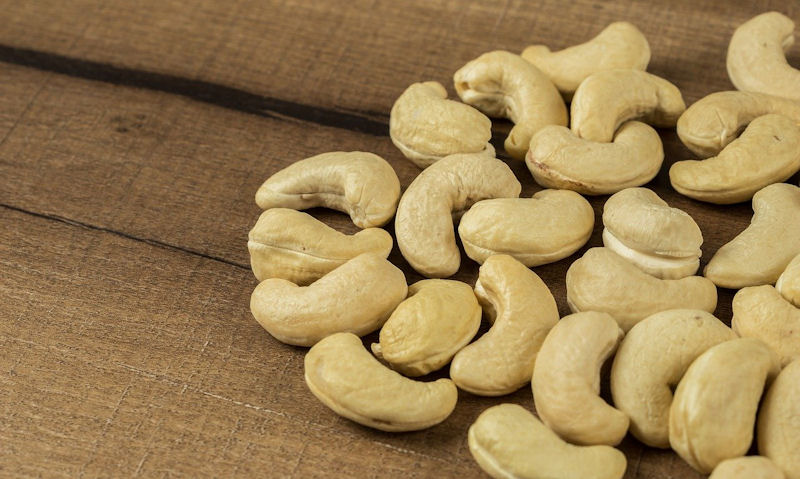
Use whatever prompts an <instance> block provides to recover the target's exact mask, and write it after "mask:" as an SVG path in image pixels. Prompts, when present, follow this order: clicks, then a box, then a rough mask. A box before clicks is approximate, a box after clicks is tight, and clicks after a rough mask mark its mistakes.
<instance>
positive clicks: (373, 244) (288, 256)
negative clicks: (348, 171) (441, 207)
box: [247, 208, 394, 286]
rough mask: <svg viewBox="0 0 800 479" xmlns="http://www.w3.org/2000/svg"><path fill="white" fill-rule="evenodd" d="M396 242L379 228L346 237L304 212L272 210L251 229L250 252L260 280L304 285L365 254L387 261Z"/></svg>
mask: <svg viewBox="0 0 800 479" xmlns="http://www.w3.org/2000/svg"><path fill="white" fill-rule="evenodd" d="M393 243H394V242H393V241H392V235H390V234H389V233H387V232H386V231H384V230H382V229H380V228H367V229H365V230H362V231H359V232H358V233H356V234H354V235H346V234H343V233H340V232H338V231H336V230H335V229H333V228H331V227H329V226H328V225H326V224H325V223H323V222H321V221H319V220H317V219H316V218H314V217H313V216H311V215H309V214H306V213H303V212H301V211H295V210H290V209H286V208H272V209H269V210H266V211H264V212H263V213H261V216H259V217H258V221H257V222H256V225H255V226H254V227H253V229H252V230H250V234H249V235H248V240H247V249H248V250H250V265H251V267H252V269H253V273H254V274H255V275H256V278H257V279H258V280H259V281H263V280H265V279H267V278H281V279H285V280H287V281H291V282H292V283H295V284H297V285H300V286H305V285H307V284H310V283H313V282H314V281H316V280H318V279H320V278H321V277H323V276H325V275H326V274H327V273H330V272H331V271H333V270H334V269H336V268H338V267H339V266H341V265H343V264H344V263H345V262H346V261H347V260H350V259H352V258H355V257H356V256H358V255H360V254H362V253H375V254H377V255H380V256H383V257H384V258H386V257H387V256H389V253H390V252H391V251H392V244H393Z"/></svg>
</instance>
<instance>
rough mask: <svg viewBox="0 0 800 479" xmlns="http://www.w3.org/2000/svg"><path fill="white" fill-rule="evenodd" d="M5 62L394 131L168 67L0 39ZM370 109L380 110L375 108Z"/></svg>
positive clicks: (277, 116) (257, 111) (255, 111)
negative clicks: (124, 63)
mask: <svg viewBox="0 0 800 479" xmlns="http://www.w3.org/2000/svg"><path fill="white" fill-rule="evenodd" d="M0 62H5V63H10V64H14V65H19V66H24V67H29V68H35V69H37V70H41V71H48V72H53V73H58V74H61V75H66V76H69V77H73V78H82V79H85V80H92V81H99V82H103V83H110V84H113V85H119V86H125V87H133V88H139V89H143V90H152V91H160V92H163V93H169V94H172V95H178V96H182V97H185V98H189V99H191V100H195V101H199V102H202V103H208V104H211V105H215V106H219V107H222V108H226V109H229V110H235V111H239V112H242V113H248V114H251V115H257V116H261V117H266V118H271V119H273V120H283V121H285V120H287V119H295V120H301V121H305V122H310V123H316V124H318V125H322V126H328V127H334V128H341V129H345V130H350V131H355V132H360V133H366V134H368V135H373V136H388V135H389V124H388V121H378V120H375V119H372V118H369V117H367V116H364V115H358V114H354V113H346V112H343V111H336V110H331V109H327V108H321V107H316V106H311V105H305V104H302V103H295V102H292V101H287V100H281V99H279V98H272V97H268V96H262V95H258V94H255V93H251V92H248V91H245V90H241V89H238V88H233V87H229V86H225V85H220V84H217V83H211V82H207V81H203V80H193V79H189V78H184V77H180V76H176V75H170V74H166V73H158V72H152V71H147V70H139V69H134V68H125V67H119V66H114V65H110V64H107V63H101V62H96V61H92V60H85V59H81V58H73V57H68V56H66V55H59V54H57V53H49V52H43V51H39V50H34V49H30V48H20V47H13V46H8V45H2V44H0ZM366 113H369V114H373V115H376V114H375V113H371V112H366Z"/></svg>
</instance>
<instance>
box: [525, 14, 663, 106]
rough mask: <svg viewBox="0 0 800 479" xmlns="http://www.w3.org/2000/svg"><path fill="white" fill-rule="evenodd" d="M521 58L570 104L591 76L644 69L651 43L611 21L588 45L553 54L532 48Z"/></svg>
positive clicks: (541, 47)
mask: <svg viewBox="0 0 800 479" xmlns="http://www.w3.org/2000/svg"><path fill="white" fill-rule="evenodd" d="M522 58H524V59H525V60H527V61H529V62H531V63H533V64H534V65H535V66H536V67H537V68H539V69H540V70H541V71H542V72H544V74H545V75H547V76H548V77H549V78H550V80H552V81H553V83H554V84H555V85H556V88H558V91H560V92H561V94H562V95H563V96H564V99H565V100H567V101H569V100H570V99H571V98H572V94H573V93H575V90H577V89H578V85H580V84H581V82H582V81H583V80H585V79H586V78H587V77H588V76H589V75H591V74H592V73H595V72H599V71H602V70H615V69H620V68H624V69H633V70H642V71H644V70H647V64H648V63H650V44H648V43H647V38H645V36H644V34H643V33H642V32H641V31H640V30H639V29H638V28H636V26H635V25H633V24H631V23H628V22H614V23H611V24H609V25H608V26H607V27H606V28H604V29H603V31H601V32H600V33H598V34H597V36H595V37H594V38H592V39H591V40H589V41H588V42H585V43H581V44H580V45H573V46H571V47H569V48H565V49H563V50H560V51H556V52H551V51H550V49H549V48H547V47H546V46H544V45H532V46H529V47H528V48H526V49H525V50H524V51H523V52H522Z"/></svg>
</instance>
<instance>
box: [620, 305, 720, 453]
mask: <svg viewBox="0 0 800 479" xmlns="http://www.w3.org/2000/svg"><path fill="white" fill-rule="evenodd" d="M735 338H736V334H735V333H734V332H733V331H732V330H731V328H729V327H727V326H725V324H724V323H723V322H722V321H720V320H719V319H717V318H715V317H714V316H712V315H711V314H710V313H707V312H705V311H699V310H693V309H673V310H670V311H663V312H661V313H656V314H654V315H652V316H648V317H647V318H645V319H644V320H642V321H641V322H640V323H638V324H636V326H634V327H633V328H631V330H630V331H628V334H627V335H626V336H625V339H623V340H622V344H620V346H619V349H618V350H617V354H616V356H615V357H614V365H613V367H612V368H611V395H612V397H613V399H614V405H615V406H616V407H617V409H619V410H620V411H622V412H624V413H625V414H627V415H628V417H629V418H630V420H631V425H630V431H631V434H633V435H634V436H635V437H636V438H637V439H639V440H640V441H642V442H643V443H645V444H647V445H648V446H652V447H660V448H668V447H669V408H670V405H671V404H672V390H673V388H674V387H675V386H677V385H678V383H679V382H680V380H681V378H682V377H683V374H684V373H685V372H686V369H688V368H689V365H690V364H692V361H694V360H695V359H696V358H697V357H698V356H700V355H701V354H703V353H704V352H705V351H706V350H707V349H709V348H711V347H712V346H716V345H717V344H719V343H721V342H723V341H729V340H731V339H735Z"/></svg>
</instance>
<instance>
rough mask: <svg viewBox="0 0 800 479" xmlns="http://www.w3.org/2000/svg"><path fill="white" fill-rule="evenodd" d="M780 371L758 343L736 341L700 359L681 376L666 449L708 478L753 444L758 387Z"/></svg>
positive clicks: (709, 351)
mask: <svg viewBox="0 0 800 479" xmlns="http://www.w3.org/2000/svg"><path fill="white" fill-rule="evenodd" d="M779 370H780V367H779V364H778V358H777V356H775V354H774V353H773V352H772V351H770V349H769V347H768V346H767V345H766V344H764V343H763V342H761V341H759V340H757V339H752V338H740V339H734V340H731V341H725V342H723V343H720V344H718V345H716V346H714V347H712V348H711V349H709V350H708V351H706V352H705V353H703V354H701V355H700V357H698V358H697V359H696V360H695V361H694V362H693V363H692V365H691V366H689V369H688V370H686V374H684V375H683V379H681V382H680V383H679V384H678V388H677V389H676V390H675V398H674V399H673V401H672V406H671V407H670V412H669V443H670V445H671V446H672V449H674V450H675V452H677V453H678V455H679V456H681V458H683V460H685V461H686V462H688V463H689V465H690V466H692V467H693V468H694V469H696V470H698V471H700V472H701V473H703V474H708V473H710V472H711V471H712V470H713V469H714V468H715V467H716V466H717V464H719V463H720V462H722V461H724V460H725V459H731V458H734V457H739V456H743V455H744V454H745V453H746V452H747V450H748V449H749V448H750V444H751V443H752V442H753V428H754V426H755V421H756V410H757V409H758V401H759V399H760V398H761V394H762V392H763V391H764V384H765V383H767V382H768V381H770V380H772V378H774V377H775V375H776V374H778V371H779Z"/></svg>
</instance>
